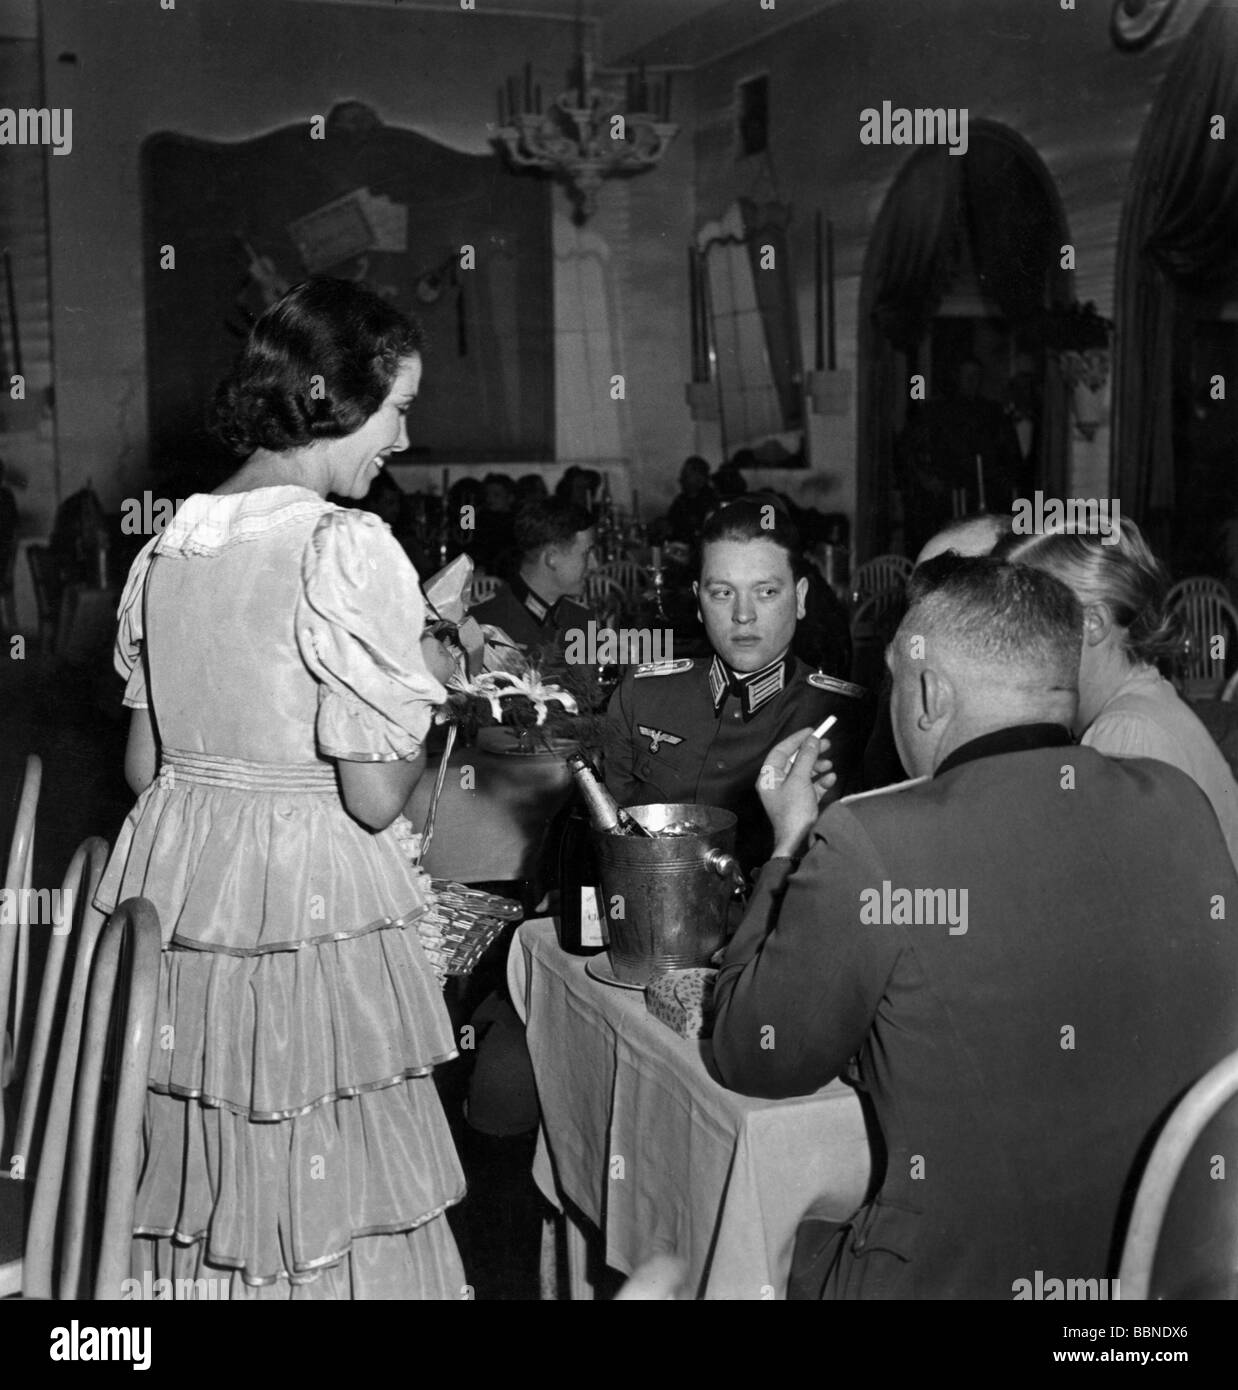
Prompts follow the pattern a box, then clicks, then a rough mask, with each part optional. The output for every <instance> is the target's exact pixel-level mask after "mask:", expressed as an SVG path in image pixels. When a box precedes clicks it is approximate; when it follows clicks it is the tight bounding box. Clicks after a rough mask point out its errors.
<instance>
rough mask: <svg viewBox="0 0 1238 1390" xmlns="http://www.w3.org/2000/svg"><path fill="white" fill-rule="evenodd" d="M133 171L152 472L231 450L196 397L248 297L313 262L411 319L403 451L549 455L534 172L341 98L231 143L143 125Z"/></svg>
mask: <svg viewBox="0 0 1238 1390" xmlns="http://www.w3.org/2000/svg"><path fill="white" fill-rule="evenodd" d="M142 186H143V235H144V253H145V262H144V263H145V276H146V281H145V283H146V352H147V380H148V392H149V406H150V438H151V461H152V465H153V466H154V467H155V468H156V469H157V470H159V471H160V472H163V473H165V474H168V475H170V476H169V481H171V479H172V477H177V478H183V479H184V480H185V482H186V485H190V486H197V487H201V486H205V485H206V484H207V483H210V482H211V480H212V478H213V477H219V476H223V474H224V473H225V472H226V471H227V469H228V468H229V467H231V466H234V465H232V464H230V462H229V461H228V460H227V458H226V456H225V455H224V454H223V451H222V450H221V449H220V448H219V446H218V445H216V444H215V443H214V442H213V441H212V440H211V439H210V438H209V436H208V435H207V433H206V429H205V423H204V413H205V406H206V402H207V401H208V399H209V397H210V394H211V392H212V391H213V389H214V387H215V384H216V383H217V382H218V381H219V380H220V378H221V377H222V376H224V375H225V374H226V372H227V371H228V369H229V367H230V366H231V364H232V362H233V361H234V359H235V357H236V354H237V352H238V351H239V350H240V347H241V345H242V342H243V341H244V338H245V335H246V333H247V332H248V330H249V327H250V325H251V324H252V323H253V321H254V320H255V319H256V318H257V316H258V315H259V314H260V313H261V312H262V311H263V309H264V308H265V307H266V306H267V305H268V304H269V303H271V302H272V301H273V300H274V299H275V298H277V297H278V296H279V294H281V293H282V292H283V290H284V289H285V288H287V287H288V286H290V285H292V284H295V283H296V282H297V281H298V280H301V279H304V278H305V277H306V276H307V275H310V274H326V275H335V276H339V277H341V278H346V279H355V280H360V281H363V282H365V283H366V284H368V285H369V286H370V287H371V288H372V289H374V290H376V291H377V292H378V293H379V294H382V295H384V296H385V297H387V298H389V299H391V300H392V301H393V302H394V303H395V304H397V305H398V306H399V307H400V308H402V309H404V310H405V311H408V312H411V313H413V314H415V315H416V316H417V317H418V319H420V321H421V323H422V325H423V327H424V328H425V330H426V335H427V349H426V370H425V377H424V381H423V385H422V391H421V395H420V396H419V398H418V401H417V405H416V406H415V408H414V411H413V414H412V415H411V416H410V417H409V434H410V437H411V444H410V449H409V452H408V453H407V454H405V455H403V456H402V458H401V461H402V462H419V461H420V462H425V463H426V464H441V463H452V462H477V461H490V460H494V461H496V462H500V461H510V462H519V461H526V462H528V461H544V460H547V459H551V458H553V456H554V350H553V344H554V338H553V314H554V302H553V254H552V244H551V203H550V189H549V185H548V184H547V183H546V182H545V181H544V180H542V179H539V178H536V177H533V176H530V175H527V174H523V175H522V174H520V173H516V172H513V171H511V170H509V169H508V168H507V167H506V165H505V164H504V162H502V161H501V160H500V159H499V158H498V157H497V156H494V155H469V154H461V153H459V152H457V151H455V150H451V149H448V148H446V147H445V146H443V145H440V144H438V143H437V142H435V141H433V140H430V139H427V138H426V137H425V136H422V135H419V134H417V133H416V132H414V131H410V130H403V129H399V128H396V127H392V126H387V125H384V124H383V123H382V122H381V121H380V120H379V118H378V117H377V116H376V115H375V114H374V113H373V112H372V111H370V110H369V108H367V107H365V106H363V105H361V104H360V103H357V102H348V103H344V104H342V105H340V106H337V107H336V108H335V110H333V111H332V113H331V115H330V116H329V117H328V118H327V119H326V120H325V121H320V122H319V123H318V124H317V125H314V124H313V123H310V122H307V123H305V124H301V125H295V126H288V127H285V128H284V129H282V130H276V131H272V132H271V133H269V134H266V135H261V136H258V137H256V138H254V139H252V140H246V141H242V142H238V143H220V142H213V141H206V140H198V139H194V138H192V137H189V136H185V135H179V134H173V133H159V134H156V135H153V136H151V137H150V138H149V139H148V140H147V141H146V142H145V144H144V146H143V149H142Z"/></svg>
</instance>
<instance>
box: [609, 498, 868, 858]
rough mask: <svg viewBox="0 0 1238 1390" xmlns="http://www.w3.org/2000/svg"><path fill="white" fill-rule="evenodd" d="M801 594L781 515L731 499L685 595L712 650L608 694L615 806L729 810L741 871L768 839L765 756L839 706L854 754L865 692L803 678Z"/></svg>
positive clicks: (798, 558)
mask: <svg viewBox="0 0 1238 1390" xmlns="http://www.w3.org/2000/svg"><path fill="white" fill-rule="evenodd" d="M807 590H808V580H807V579H806V578H805V577H804V573H803V557H802V552H801V547H800V541H799V534H798V532H797V530H796V528H795V525H794V523H793V522H792V521H791V520H790V518H789V517H788V516H787V515H786V513H785V512H783V511H782V509H781V508H779V507H777V506H775V505H774V504H772V503H769V502H761V501H758V500H755V499H750V498H741V499H740V500H738V501H736V502H732V503H730V504H729V505H727V506H725V507H721V508H719V509H718V510H717V511H715V512H714V513H713V514H712V515H711V516H710V517H709V518H708V519H707V521H706V522H705V527H704V530H703V532H702V535H701V569H700V578H699V580H698V581H697V583H696V584H695V585H694V592H695V594H696V598H697V603H698V605H699V609H700V616H701V620H702V622H703V623H704V624H705V632H706V635H707V636H708V637H709V641H710V645H711V646H712V647H713V650H714V655H713V656H712V657H702V658H699V659H697V660H695V661H691V660H687V659H681V660H677V661H664V662H656V663H652V664H650V665H647V666H638V667H637V668H636V669H635V670H634V671H631V672H630V673H629V674H628V675H627V676H626V677H625V678H624V680H623V682H622V684H621V685H620V686H619V688H618V690H616V691H615V693H614V695H613V696H612V698H611V702H610V707H609V709H608V711H607V716H606V732H605V760H606V765H605V778H606V785H607V787H609V789H610V791H611V793H612V794H613V796H614V797H615V799H616V800H617V801H618V802H619V804H620V805H621V806H645V805H649V804H651V803H654V802H695V803H697V804H700V805H706V806H721V807H724V808H725V809H726V810H729V811H734V812H735V814H736V815H737V816H738V817H739V826H738V830H737V837H736V854H737V857H738V858H739V860H740V862H741V863H742V864H743V865H744V867H745V868H748V867H750V866H752V865H755V864H760V863H761V862H763V861H762V857H761V856H762V855H764V854H767V853H768V851H769V848H770V844H771V840H770V830H769V824H768V821H767V820H766V818H765V817H764V815H763V814H762V811H761V805H760V801H759V799H758V797H757V791H756V784H757V778H758V775H759V773H760V769H761V765H762V763H763V761H764V759H765V754H766V753H767V752H768V751H769V749H770V748H772V747H773V745H774V744H775V743H777V742H778V741H779V740H780V739H782V738H784V737H786V735H787V734H788V733H790V732H791V731H793V730H795V729H802V728H803V727H804V726H805V725H809V726H812V727H815V726H816V725H817V724H819V723H820V722H821V720H822V719H823V718H824V717H825V716H826V715H827V714H828V713H830V712H831V711H840V707H841V712H840V717H839V726H840V727H839V729H838V730H837V734H845V735H846V737H847V742H848V743H853V744H854V746H856V747H860V748H862V747H863V740H864V738H866V737H867V732H868V731H867V727H864V728H861V729H853V728H852V727H849V726H850V725H852V724H853V721H855V720H856V719H862V720H866V719H867V716H868V710H869V705H868V701H867V699H866V698H865V692H864V691H863V690H861V689H860V688H859V687H858V686H853V685H850V684H848V683H847V682H845V681H839V680H835V679H833V678H832V677H829V676H824V675H820V674H816V673H814V672H812V671H811V670H810V669H809V667H807V666H806V665H805V664H804V663H803V662H802V661H800V660H798V659H797V658H796V657H795V656H794V655H793V654H792V652H791V641H792V638H793V637H794V636H795V624H796V621H797V619H799V618H802V617H803V616H804V597H805V594H806V593H807ZM849 696H850V697H854V698H853V699H850V698H848V697H849ZM851 706H854V709H852V708H850V707H851ZM857 740H858V742H857ZM838 746H839V745H838V739H837V737H836V738H835V748H836V749H837V748H838ZM828 748H829V743H828V741H823V752H825V751H828ZM835 760H836V761H837V760H838V759H837V757H836V759H835ZM822 766H823V768H824V769H829V767H830V763H828V762H824V763H823V765H822ZM843 771H844V773H845V772H846V769H843ZM843 780H844V781H845V780H846V777H845V776H844V778H843ZM826 784H827V785H829V786H830V788H831V790H830V792H829V793H828V795H829V796H830V797H831V798H833V797H834V796H838V795H842V793H843V792H844V791H846V790H848V788H846V787H843V786H840V785H838V778H837V777H836V776H835V774H834V773H832V772H828V773H827V776H826Z"/></svg>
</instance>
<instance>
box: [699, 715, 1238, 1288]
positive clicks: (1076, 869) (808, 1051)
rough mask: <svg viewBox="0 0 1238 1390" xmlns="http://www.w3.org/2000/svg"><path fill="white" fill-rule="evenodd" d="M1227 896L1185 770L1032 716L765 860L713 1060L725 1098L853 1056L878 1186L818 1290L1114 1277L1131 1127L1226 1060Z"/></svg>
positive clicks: (1140, 1132) (827, 1076) (781, 1092)
mask: <svg viewBox="0 0 1238 1390" xmlns="http://www.w3.org/2000/svg"><path fill="white" fill-rule="evenodd" d="M919 890H924V891H923V893H922V897H921V900H920V901H918V902H912V903H909V901H908V899H909V897H910V895H912V894H914V893H915V892H917V891H919ZM934 892H938V893H939V897H938V898H937V899H936V900H935V901H934V900H933V899H932V898H931V897H930V896H929V895H930V894H932V893H934ZM962 893H965V894H966V895H967V896H966V898H965V899H964V898H962V897H960V894H962ZM1235 893H1238V878H1236V877H1235V873H1234V866H1233V864H1232V863H1231V861H1230V858H1229V851H1228V850H1227V849H1226V846H1225V840H1224V837H1223V836H1222V834H1221V830H1220V827H1219V825H1218V824H1217V819H1216V816H1215V814H1214V813H1213V810H1212V807H1211V806H1210V805H1209V803H1208V799H1207V797H1205V796H1204V794H1203V792H1202V791H1200V789H1199V788H1198V787H1197V786H1196V785H1195V783H1194V782H1192V781H1191V779H1190V778H1189V777H1188V776H1187V775H1186V774H1185V773H1183V772H1180V771H1179V770H1178V769H1177V768H1176V767H1170V766H1169V765H1168V764H1166V763H1158V762H1153V761H1151V760H1150V759H1144V758H1106V757H1103V756H1100V755H1098V754H1097V753H1096V751H1095V750H1094V749H1092V748H1077V747H1072V746H1069V736H1068V735H1067V733H1066V731H1065V730H1064V729H1061V728H1059V727H1056V726H1047V725H1027V726H1022V727H1018V728H1014V729H1007V730H999V731H996V732H994V733H992V734H988V735H985V736H983V737H981V738H978V739H976V740H974V741H972V742H971V743H969V744H967V745H965V746H964V747H962V748H959V749H956V750H955V751H954V752H953V753H952V754H950V756H949V757H948V758H947V759H946V760H945V761H944V762H943V763H942V764H941V766H940V767H939V768H938V769H937V772H936V775H935V776H933V777H932V778H931V779H924V780H921V781H919V782H915V783H912V784H907V785H904V786H903V787H901V788H894V789H891V790H888V791H884V792H877V793H868V794H865V795H862V796H858V797H852V798H850V799H848V800H845V801H840V802H838V803H837V804H835V805H833V806H831V807H829V809H828V810H827V811H826V812H825V813H824V814H823V815H822V816H821V818H820V820H819V821H818V822H817V824H816V827H815V829H814V831H813V833H812V836H811V838H810V841H809V846H808V850H807V852H806V854H805V855H804V858H803V860H802V861H801V863H800V865H799V867H798V869H796V870H795V872H793V873H792V872H790V861H788V860H775V861H773V862H771V864H770V865H769V866H768V868H767V869H766V870H765V871H764V872H763V873H762V875H761V881H760V884H759V886H758V888H757V892H756V894H755V895H754V897H753V900H752V903H751V906H750V908H749V912H748V916H747V918H746V919H745V921H744V924H743V926H742V927H741V928H740V929H739V932H738V933H737V934H736V936H735V938H734V940H733V941H732V942H731V944H730V945H729V946H728V948H727V954H726V959H725V961H724V963H723V968H722V970H721V972H720V974H719V976H718V981H717V986H716V993H715V1002H716V1009H717V1013H716V1018H715V1022H714V1034H713V1057H714V1062H715V1064H716V1066H717V1068H718V1071H719V1074H720V1075H721V1077H722V1080H723V1081H724V1082H725V1084H726V1085H728V1086H730V1087H731V1088H732V1089H734V1090H738V1091H743V1092H744V1093H745V1094H748V1095H756V1096H799V1095H810V1094H811V1093H812V1092H814V1091H815V1090H817V1088H818V1087H820V1086H823V1085H825V1084H826V1082H828V1081H830V1080H831V1079H832V1078H833V1077H835V1076H837V1075H839V1074H840V1073H841V1072H842V1071H843V1070H844V1068H846V1067H847V1065H848V1061H849V1059H850V1058H852V1057H856V1056H857V1055H858V1059H859V1077H860V1082H861V1084H862V1085H863V1087H864V1089H865V1090H867V1091H868V1092H869V1094H870V1095H871V1098H872V1102H873V1107H874V1110H875V1113H876V1117H877V1122H878V1124H879V1125H880V1128H881V1134H882V1139H883V1141H884V1148H885V1153H886V1163H885V1171H884V1181H883V1182H882V1185H881V1190H880V1192H879V1193H878V1194H877V1196H876V1198H875V1200H874V1201H873V1202H872V1203H871V1204H870V1205H869V1206H867V1207H866V1208H865V1209H864V1210H863V1211H862V1212H861V1213H860V1214H859V1215H858V1217H857V1218H856V1219H855V1220H854V1222H853V1224H852V1228H851V1234H850V1237H849V1238H847V1239H846V1242H845V1245H844V1246H843V1249H842V1252H841V1255H840V1257H839V1260H838V1264H837V1266H836V1267H835V1269H834V1275H833V1278H832V1280H831V1282H830V1284H829V1285H827V1289H826V1296H827V1297H836V1298H859V1299H878V1298H916V1299H924V1298H937V1299H946V1298H949V1299H967V1298H988V1299H999V1300H1008V1299H1013V1298H1015V1297H1017V1296H1022V1297H1028V1296H1031V1295H1030V1294H1029V1293H1028V1292H1027V1290H1028V1289H1030V1288H1031V1287H1033V1285H1034V1283H1035V1280H1036V1272H1037V1271H1038V1270H1039V1271H1041V1273H1042V1274H1043V1277H1044V1278H1045V1279H1051V1278H1053V1279H1061V1280H1067V1279H1083V1280H1086V1279H1093V1280H1101V1279H1105V1278H1112V1277H1113V1276H1115V1275H1116V1274H1117V1269H1116V1268H1115V1261H1116V1253H1117V1252H1120V1250H1121V1248H1122V1247H1121V1241H1122V1238H1123V1235H1124V1224H1123V1210H1124V1197H1125V1196H1128V1195H1129V1192H1130V1190H1131V1187H1130V1185H1131V1184H1133V1183H1134V1182H1136V1181H1137V1180H1138V1176H1139V1173H1140V1171H1141V1165H1142V1162H1143V1160H1144V1159H1145V1158H1146V1156H1147V1145H1148V1143H1149V1140H1150V1136H1151V1135H1152V1134H1153V1132H1154V1131H1155V1129H1156V1127H1157V1126H1158V1124H1159V1123H1160V1122H1161V1121H1163V1120H1164V1118H1165V1116H1166V1115H1167V1114H1168V1113H1169V1110H1170V1108H1171V1106H1172V1105H1173V1103H1174V1102H1175V1101H1176V1100H1177V1099H1179V1098H1180V1097H1181V1095H1182V1093H1183V1092H1184V1091H1185V1090H1186V1089H1187V1088H1188V1087H1189V1086H1190V1085H1192V1084H1193V1083H1194V1082H1195V1081H1196V1080H1197V1079H1198V1078H1199V1077H1200V1076H1202V1075H1203V1074H1204V1073H1205V1072H1206V1071H1207V1070H1208V1069H1209V1068H1210V1067H1211V1066H1213V1064H1214V1063H1216V1062H1217V1061H1219V1060H1220V1059H1221V1058H1222V1057H1224V1056H1225V1055H1226V1054H1227V1053H1229V1052H1231V1051H1232V1050H1233V1049H1234V1048H1235V1047H1238V1007H1236V997H1238V983H1236V982H1238V934H1236V933H1235V930H1234V924H1233V922H1232V920H1227V921H1221V920H1218V913H1217V910H1216V903H1217V895H1220V897H1221V898H1222V899H1223V900H1224V902H1226V903H1231V904H1232V902H1233V900H1234V895H1235ZM942 909H944V911H943V910H942ZM1230 916H1231V917H1232V909H1231V911H1230ZM1205 1171H1206V1170H1205ZM1021 1280H1026V1281H1028V1282H1027V1284H1026V1285H1023V1284H1021V1283H1020V1281H1021ZM1097 1288H1098V1286H1096V1285H1094V1286H1093V1289H1094V1291H1095V1290H1096V1289H1097ZM1083 1296H1084V1295H1083V1294H1082V1293H1081V1294H1079V1297H1081V1298H1082V1297H1083ZM1092 1296H1093V1297H1095V1296H1096V1293H1095V1292H1093V1295H1092ZM1109 1296H1110V1297H1111V1298H1116V1297H1117V1294H1116V1293H1110V1295H1109Z"/></svg>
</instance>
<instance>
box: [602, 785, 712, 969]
mask: <svg viewBox="0 0 1238 1390" xmlns="http://www.w3.org/2000/svg"><path fill="white" fill-rule="evenodd" d="M628 814H629V815H630V816H631V817H632V818H633V820H636V821H639V822H640V824H641V825H643V826H644V827H645V828H646V829H647V830H661V829H662V828H663V827H665V826H667V825H670V824H671V823H672V822H678V823H680V824H684V823H686V824H689V825H691V826H693V827H694V833H693V834H690V835H669V836H667V837H666V838H664V839H663V838H658V837H655V838H654V839H644V838H643V837H638V836H631V835H610V834H606V833H603V832H601V831H597V830H594V831H593V832H592V834H593V844H594V848H595V849H596V851H597V862H598V871H599V877H600V878H601V884H602V894H603V898H604V905H605V909H606V934H607V937H608V940H609V943H610V944H609V955H610V964H611V969H612V970H613V971H614V972H615V978H616V979H618V980H622V981H623V982H624V983H625V984H630V985H646V984H648V983H649V981H650V980H652V979H653V978H654V977H655V976H657V975H664V974H665V973H666V972H667V971H668V970H684V969H687V968H688V967H690V966H697V965H708V964H709V962H710V957H711V956H713V954H714V953H715V952H716V951H717V950H718V949H719V947H720V946H722V944H723V942H724V941H725V939H726V928H727V905H728V903H729V902H730V900H731V895H732V892H733V890H734V887H735V883H736V881H737V877H738V874H739V866H738V864H736V862H735V860H734V859H733V858H732V851H733V850H734V848H735V825H736V820H735V817H734V816H733V815H732V814H731V812H730V811H724V810H722V809H721V807H718V806H693V805H684V804H678V803H671V804H667V803H662V804H658V805H654V806H630V807H628Z"/></svg>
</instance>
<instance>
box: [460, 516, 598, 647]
mask: <svg viewBox="0 0 1238 1390" xmlns="http://www.w3.org/2000/svg"><path fill="white" fill-rule="evenodd" d="M512 530H513V538H514V541H515V548H516V551H517V553H518V554H519V556H520V566H519V570H518V572H517V573H516V574H514V575H513V576H512V577H511V579H510V581H507V582H504V583H502V584H500V585H499V590H498V592H497V593H496V594H495V595H494V597H493V598H489V599H486V601H485V602H484V603H479V604H478V605H477V606H476V607H475V608H473V609H472V610H471V614H470V616H472V617H474V618H476V619H477V621H478V622H479V623H490V624H492V625H493V626H494V627H499V628H502V629H503V631H504V632H505V633H507V635H508V636H509V637H510V638H511V639H512V641H513V642H515V643H516V644H517V645H518V646H521V647H526V648H529V649H531V650H532V649H538V650H543V651H545V650H552V651H554V652H555V653H556V655H558V656H560V657H561V656H562V654H563V649H564V646H565V643H566V634H567V633H568V632H570V631H571V630H572V629H573V628H580V629H582V630H584V631H587V630H588V628H587V625H588V622H589V620H590V618H591V617H592V616H593V615H592V614H591V613H590V612H589V609H588V608H587V607H585V605H584V603H583V602H582V601H581V600H582V598H583V595H584V589H585V581H586V579H587V578H588V577H589V575H590V573H591V572H592V571H593V570H595V569H596V568H597V546H596V536H595V533H594V530H593V523H592V522H591V521H590V520H589V516H588V513H587V512H584V511H582V510H581V509H580V508H579V507H575V506H572V505H571V504H570V503H565V502H560V501H557V500H551V501H549V502H539V503H534V504H532V505H530V506H527V507H525V508H523V509H522V510H521V511H519V512H518V513H517V514H516V520H515V523H514V525H513V528H512Z"/></svg>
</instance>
